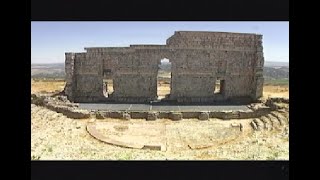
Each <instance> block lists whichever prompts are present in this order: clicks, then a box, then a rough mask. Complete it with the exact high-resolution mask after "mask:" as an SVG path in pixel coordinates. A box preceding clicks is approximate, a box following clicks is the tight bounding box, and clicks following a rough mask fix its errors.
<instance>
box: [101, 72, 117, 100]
mask: <svg viewBox="0 0 320 180" xmlns="http://www.w3.org/2000/svg"><path fill="white" fill-rule="evenodd" d="M113 91H114V89H113V79H112V73H111V70H110V69H105V70H103V95H104V96H105V97H107V98H109V97H110V96H111V95H112V93H113Z"/></svg>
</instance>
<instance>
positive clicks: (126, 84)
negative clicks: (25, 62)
mask: <svg viewBox="0 0 320 180" xmlns="http://www.w3.org/2000/svg"><path fill="white" fill-rule="evenodd" d="M85 50H86V52H84V53H66V54H65V57H66V60H65V70H66V86H65V93H66V95H67V96H68V99H69V100H70V101H73V102H108V101H111V102H126V103H129V102H139V103H142V102H143V103H148V102H150V101H154V100H157V98H158V97H157V75H158V69H159V64H160V61H161V59H164V58H167V59H169V60H170V62H171V64H172V67H171V85H170V87H171V90H170V95H169V97H168V98H167V99H168V100H171V101H176V102H181V103H212V102H218V101H229V100H231V101H232V100H238V101H240V100H249V101H255V100H257V99H258V98H260V97H261V96H262V90H263V89H262V88H263V81H264V79H263V64H264V58H263V47H262V35H258V34H247V33H226V32H199V31H176V32H175V33H174V35H173V36H171V37H170V38H169V39H167V42H166V45H130V47H101V48H99V47H90V48H85ZM104 77H107V78H111V79H112V80H113V89H114V92H113V93H112V94H110V95H108V96H107V97H106V96H104V91H105V89H106V86H105V85H104V83H103V78H104ZM217 80H219V81H220V93H215V92H214V91H215V84H216V81H217Z"/></svg>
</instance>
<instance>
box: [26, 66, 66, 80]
mask: <svg viewBox="0 0 320 180" xmlns="http://www.w3.org/2000/svg"><path fill="white" fill-rule="evenodd" d="M31 77H32V78H64V77H65V72H64V63H54V64H31Z"/></svg>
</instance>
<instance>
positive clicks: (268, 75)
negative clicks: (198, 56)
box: [31, 61, 289, 80]
mask: <svg viewBox="0 0 320 180" xmlns="http://www.w3.org/2000/svg"><path fill="white" fill-rule="evenodd" d="M159 68H160V71H161V73H162V74H164V73H166V72H167V73H168V72H169V71H170V69H171V65H170V64H169V63H163V64H162V65H159ZM64 70H65V69H64V63H54V64H31V77H33V78H64V77H65V72H64ZM264 77H265V79H266V80H275V79H289V63H288V62H268V61H266V62H265V67H264Z"/></svg>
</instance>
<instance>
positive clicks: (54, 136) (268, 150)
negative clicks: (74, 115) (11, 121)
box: [31, 105, 289, 160]
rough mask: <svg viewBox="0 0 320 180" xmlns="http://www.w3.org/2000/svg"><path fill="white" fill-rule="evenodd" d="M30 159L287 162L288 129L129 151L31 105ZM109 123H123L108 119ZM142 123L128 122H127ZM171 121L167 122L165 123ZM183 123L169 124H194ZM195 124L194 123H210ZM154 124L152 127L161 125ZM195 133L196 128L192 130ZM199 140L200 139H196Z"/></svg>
mask: <svg viewBox="0 0 320 180" xmlns="http://www.w3.org/2000/svg"><path fill="white" fill-rule="evenodd" d="M31 113H32V117H31V122H32V124H31V131H32V132H31V158H32V159H34V160H35V159H39V160H62V159H63V160H91V159H99V160H132V159H135V160H165V159H168V160H175V159H177V160H198V159H202V160H266V159H267V160H274V159H281V160H282V159H283V160H288V159H289V137H288V134H289V128H288V126H283V127H282V128H281V129H279V130H273V131H253V132H252V133H251V134H250V135H248V136H243V137H240V138H238V139H236V140H234V141H229V142H227V143H225V144H220V145H218V146H213V147H209V148H205V149H197V150H193V149H179V150H176V151H175V150H174V149H168V150H167V151H156V150H144V149H129V148H122V147H117V146H113V145H109V144H106V143H103V142H101V141H99V140H97V139H95V138H93V137H92V136H91V135H90V134H89V133H88V132H87V131H86V125H87V123H88V121H90V120H89V119H83V120H74V119H69V118H67V117H65V116H63V115H62V114H60V113H56V112H54V111H51V110H48V109H46V108H44V107H40V106H36V105H31ZM107 121H110V122H116V121H123V120H115V119H107ZM134 121H136V122H138V121H144V120H130V121H129V122H134ZM168 121H170V120H168ZM194 121H195V120H182V121H179V122H172V121H170V122H172V123H180V124H181V123H184V124H185V125H186V126H188V124H189V125H190V124H192V123H194ZM210 121H216V120H209V121H203V122H202V121H197V123H210ZM164 122H166V120H159V121H158V120H157V121H156V122H154V123H164ZM194 131H195V132H196V131H197V128H195V129H194ZM199 140H201V139H199Z"/></svg>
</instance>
